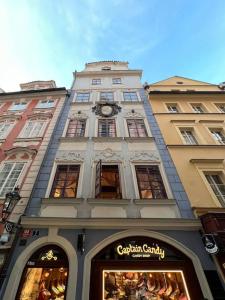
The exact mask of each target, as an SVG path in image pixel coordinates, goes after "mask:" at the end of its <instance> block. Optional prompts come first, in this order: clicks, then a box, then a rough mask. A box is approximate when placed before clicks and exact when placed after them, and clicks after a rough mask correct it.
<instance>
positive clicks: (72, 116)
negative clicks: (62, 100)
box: [69, 112, 88, 119]
mask: <svg viewBox="0 0 225 300" xmlns="http://www.w3.org/2000/svg"><path fill="white" fill-rule="evenodd" d="M87 118H88V116H87V114H86V113H84V112H80V113H78V112H70V114H69V119H87Z"/></svg>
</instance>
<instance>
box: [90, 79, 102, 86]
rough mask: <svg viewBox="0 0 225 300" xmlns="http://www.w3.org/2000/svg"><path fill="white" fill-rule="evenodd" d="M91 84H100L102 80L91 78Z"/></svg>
mask: <svg viewBox="0 0 225 300" xmlns="http://www.w3.org/2000/svg"><path fill="white" fill-rule="evenodd" d="M91 84H92V85H101V84H102V80H101V78H93V79H92V81H91Z"/></svg>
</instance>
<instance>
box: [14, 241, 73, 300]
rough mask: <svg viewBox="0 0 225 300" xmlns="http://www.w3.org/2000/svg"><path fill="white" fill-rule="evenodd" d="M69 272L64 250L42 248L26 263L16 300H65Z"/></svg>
mask: <svg viewBox="0 0 225 300" xmlns="http://www.w3.org/2000/svg"><path fill="white" fill-rule="evenodd" d="M68 272H69V262H68V258H67V255H66V253H65V252H64V251H63V250H62V248H60V247H58V246H56V245H46V246H44V247H42V248H40V249H39V250H37V251H36V252H35V253H34V254H33V255H32V256H31V257H30V259H29V260H28V261H27V263H26V266H25V268H24V271H23V274H22V277H21V280H20V285H19V288H18V291H17V295H16V300H46V299H57V300H61V299H64V300H65V299H66V288H67V282H68Z"/></svg>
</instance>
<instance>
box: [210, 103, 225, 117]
mask: <svg viewBox="0 0 225 300" xmlns="http://www.w3.org/2000/svg"><path fill="white" fill-rule="evenodd" d="M213 104H214V106H215V107H216V110H217V111H218V112H219V113H220V114H225V112H222V111H221V110H220V109H219V107H218V106H219V105H224V107H225V102H223V103H220V102H213Z"/></svg>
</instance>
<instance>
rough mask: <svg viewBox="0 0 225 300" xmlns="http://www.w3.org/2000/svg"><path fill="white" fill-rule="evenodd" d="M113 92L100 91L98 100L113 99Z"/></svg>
mask: <svg viewBox="0 0 225 300" xmlns="http://www.w3.org/2000/svg"><path fill="white" fill-rule="evenodd" d="M113 99H114V98H113V92H101V93H100V101H113Z"/></svg>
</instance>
